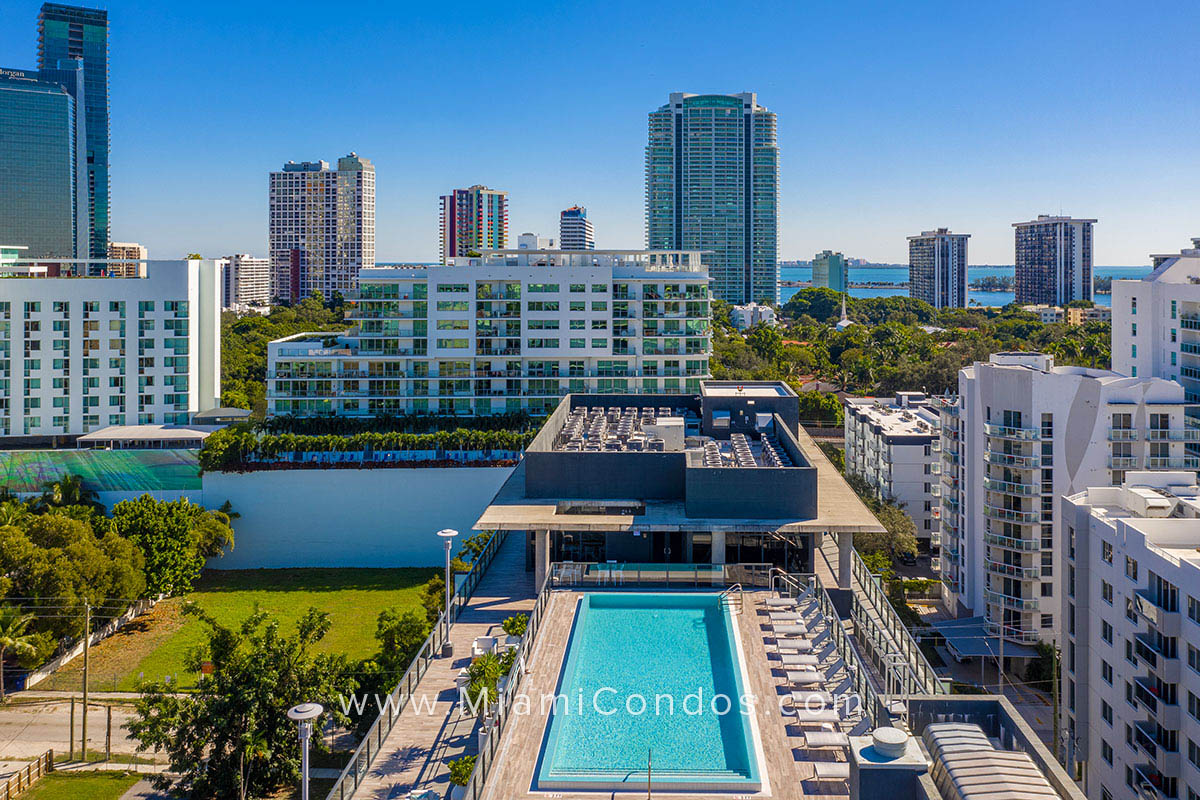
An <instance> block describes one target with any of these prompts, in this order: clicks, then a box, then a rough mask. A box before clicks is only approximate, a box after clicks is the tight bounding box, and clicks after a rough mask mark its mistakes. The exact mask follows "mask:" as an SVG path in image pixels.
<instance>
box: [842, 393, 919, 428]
mask: <svg viewBox="0 0 1200 800" xmlns="http://www.w3.org/2000/svg"><path fill="white" fill-rule="evenodd" d="M845 402H846V407H847V410H848V411H852V412H853V413H854V414H855V415H856V416H858V417H861V418H863V419H865V420H867V421H868V422H870V423H871V424H872V425H873V426H875V428H876V431H877V432H878V433H881V434H883V435H885V436H922V437H930V438H931V437H934V436H937V435H938V430H939V429H940V427H941V415H940V413H939V411H938V409H937V408H936V407H935V406H934V405H933V402H932V401H931V400H929V399H928V398H926V397H925V395H924V394H922V393H921V392H899V393H897V394H896V396H895V397H887V398H878V397H847V398H846V400H845Z"/></svg>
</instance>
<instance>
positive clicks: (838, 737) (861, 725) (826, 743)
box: [804, 717, 871, 750]
mask: <svg viewBox="0 0 1200 800" xmlns="http://www.w3.org/2000/svg"><path fill="white" fill-rule="evenodd" d="M870 729H871V720H870V719H868V718H867V717H863V718H862V719H860V720H859V721H858V724H856V725H855V726H854V727H853V728H851V729H850V730H849V732H846V733H843V732H842V731H806V732H805V734H804V746H805V747H806V748H807V749H809V750H817V749H820V748H823V747H849V746H850V737H851V736H863V735H865V734H866V732H867V731H868V730H870Z"/></svg>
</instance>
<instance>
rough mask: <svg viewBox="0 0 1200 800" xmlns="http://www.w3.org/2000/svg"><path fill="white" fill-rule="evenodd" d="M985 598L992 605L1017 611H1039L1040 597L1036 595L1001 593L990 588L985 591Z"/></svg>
mask: <svg viewBox="0 0 1200 800" xmlns="http://www.w3.org/2000/svg"><path fill="white" fill-rule="evenodd" d="M983 599H984V600H985V601H986V602H988V603H991V604H992V605H997V606H1003V607H1004V608H1012V609H1015V610H1017V611H1037V609H1038V599H1037V598H1036V597H1014V596H1013V595H1007V594H1001V593H1000V592H996V591H992V590H991V589H989V590H987V591H986V592H984V593H983Z"/></svg>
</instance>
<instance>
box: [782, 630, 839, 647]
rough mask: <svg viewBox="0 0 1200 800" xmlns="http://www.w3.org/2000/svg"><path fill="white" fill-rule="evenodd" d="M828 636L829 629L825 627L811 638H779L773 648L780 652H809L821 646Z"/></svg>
mask: <svg viewBox="0 0 1200 800" xmlns="http://www.w3.org/2000/svg"><path fill="white" fill-rule="evenodd" d="M828 638H829V629H828V628H826V629H825V630H823V631H821V632H820V633H818V634H817V635H816V636H814V637H813V638H811V639H780V640H779V641H777V642H776V643H775V649H777V650H778V651H779V652H780V653H786V652H791V653H811V652H812V651H813V650H815V649H817V648H818V647H822V646H823V645H824V644H825V640H826V639H828Z"/></svg>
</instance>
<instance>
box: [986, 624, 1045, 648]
mask: <svg viewBox="0 0 1200 800" xmlns="http://www.w3.org/2000/svg"><path fill="white" fill-rule="evenodd" d="M985 628H986V630H987V632H988V633H989V634H991V635H992V636H999V635H1000V632H1001V631H1003V632H1004V638H1005V639H1006V640H1008V641H1010V642H1020V643H1021V644H1037V643H1038V642H1040V641H1041V640H1042V633H1041V631H1039V630H1038V629H1037V628H1026V627H1021V626H1018V625H1001V624H1000V623H999V622H990V621H989V622H987V623H985Z"/></svg>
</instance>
